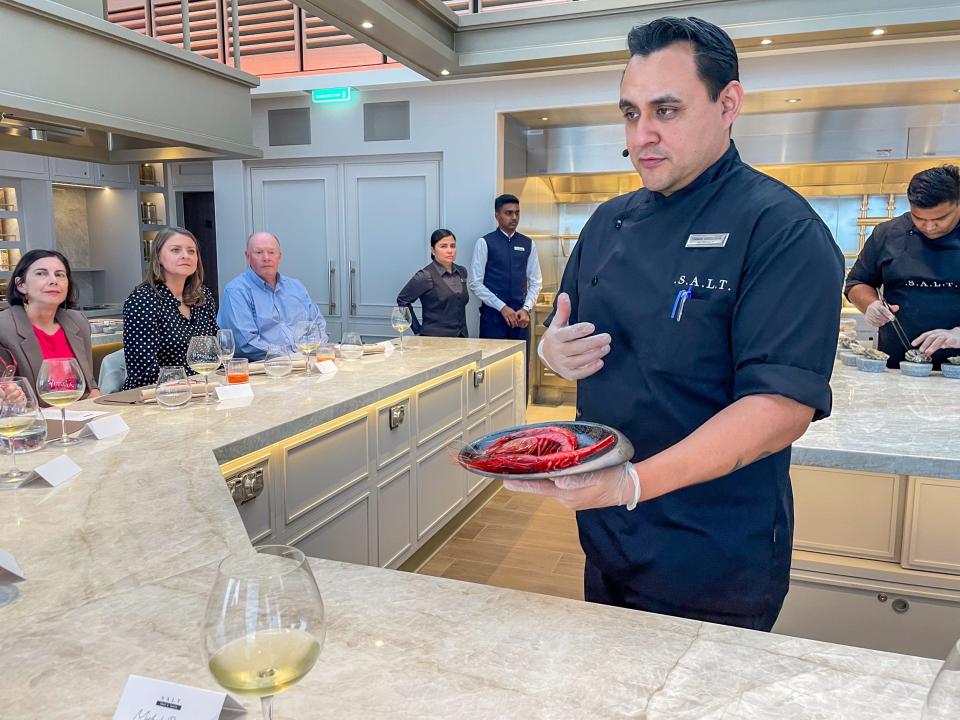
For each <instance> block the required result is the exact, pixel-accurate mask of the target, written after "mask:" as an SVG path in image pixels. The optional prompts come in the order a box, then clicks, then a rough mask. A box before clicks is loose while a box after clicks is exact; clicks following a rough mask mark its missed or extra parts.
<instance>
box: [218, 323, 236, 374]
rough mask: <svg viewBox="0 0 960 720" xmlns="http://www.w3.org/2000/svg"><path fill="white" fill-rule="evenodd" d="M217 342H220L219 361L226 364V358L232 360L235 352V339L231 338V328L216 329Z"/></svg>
mask: <svg viewBox="0 0 960 720" xmlns="http://www.w3.org/2000/svg"><path fill="white" fill-rule="evenodd" d="M217 342H218V343H220V362H222V363H223V366H224V367H226V366H227V360H232V359H233V356H234V354H235V353H236V352H237V341H236V340H234V339H233V330H230V329H229V328H220V329H219V330H218V331H217Z"/></svg>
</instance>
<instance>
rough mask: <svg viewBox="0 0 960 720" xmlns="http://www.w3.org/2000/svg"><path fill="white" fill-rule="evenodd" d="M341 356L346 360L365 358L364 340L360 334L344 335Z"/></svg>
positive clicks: (341, 340) (341, 341)
mask: <svg viewBox="0 0 960 720" xmlns="http://www.w3.org/2000/svg"><path fill="white" fill-rule="evenodd" d="M340 354H341V355H342V356H343V358H344V359H345V360H359V359H360V358H362V357H363V338H362V337H360V333H355V332H348V333H344V334H343V337H342V338H341V339H340Z"/></svg>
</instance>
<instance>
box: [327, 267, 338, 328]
mask: <svg viewBox="0 0 960 720" xmlns="http://www.w3.org/2000/svg"><path fill="white" fill-rule="evenodd" d="M336 284H337V266H336V265H334V263H333V260H331V261H330V302H329V303H328V304H327V306H328V307H329V308H330V310H329V314H330V315H336V314H337V296H336V293H335V292H334V286H335V285H336Z"/></svg>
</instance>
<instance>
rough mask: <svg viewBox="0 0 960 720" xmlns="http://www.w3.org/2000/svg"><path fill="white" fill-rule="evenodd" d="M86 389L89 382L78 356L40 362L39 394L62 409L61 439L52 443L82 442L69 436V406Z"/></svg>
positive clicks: (38, 375) (61, 445) (75, 443)
mask: <svg viewBox="0 0 960 720" xmlns="http://www.w3.org/2000/svg"><path fill="white" fill-rule="evenodd" d="M86 389H87V382H86V380H84V377H83V371H82V370H81V369H80V364H79V363H78V362H77V360H76V358H52V359H50V360H44V361H43V362H42V363H41V364H40V372H39V373H38V374H37V394H38V395H40V399H41V400H43V402H45V403H47V405H52V406H53V407H55V408H59V409H60V439H59V440H54V441H53V442H52V443H51V444H52V445H57V446H59V447H63V446H69V445H77V444H79V443H80V442H81V441H80V440H79V439H77V438H72V437H68V436H67V406H68V405H70V404H72V403H75V402H76V401H77V400H79V399H80V398H82V397H83V393H84V391H86Z"/></svg>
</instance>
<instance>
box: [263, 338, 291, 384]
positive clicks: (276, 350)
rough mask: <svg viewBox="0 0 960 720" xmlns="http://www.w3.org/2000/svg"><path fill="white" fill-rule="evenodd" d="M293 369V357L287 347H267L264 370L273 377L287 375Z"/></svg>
mask: <svg viewBox="0 0 960 720" xmlns="http://www.w3.org/2000/svg"><path fill="white" fill-rule="evenodd" d="M292 370H293V358H291V357H290V353H289V352H287V349H286V348H284V347H281V346H279V345H271V346H270V347H269V348H267V354H266V356H264V358H263V371H264V372H265V373H266V374H267V375H269V376H270V377H272V378H282V377H286V376H287V375H289V374H290V373H291V371H292Z"/></svg>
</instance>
